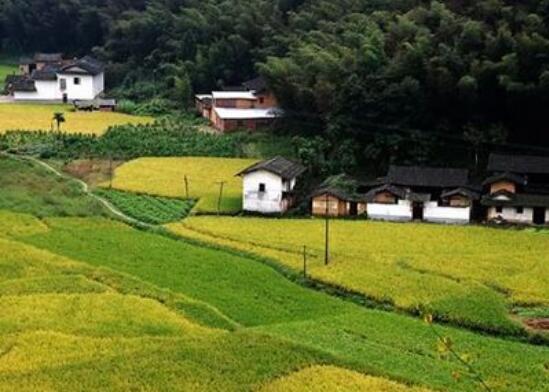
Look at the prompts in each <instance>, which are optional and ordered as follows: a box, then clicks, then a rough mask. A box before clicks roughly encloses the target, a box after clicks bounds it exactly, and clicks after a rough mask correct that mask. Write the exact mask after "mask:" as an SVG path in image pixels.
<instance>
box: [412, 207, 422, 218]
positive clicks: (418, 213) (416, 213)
mask: <svg viewBox="0 0 549 392" xmlns="http://www.w3.org/2000/svg"><path fill="white" fill-rule="evenodd" d="M412 218H413V219H414V220H423V203H414V205H413V207H412Z"/></svg>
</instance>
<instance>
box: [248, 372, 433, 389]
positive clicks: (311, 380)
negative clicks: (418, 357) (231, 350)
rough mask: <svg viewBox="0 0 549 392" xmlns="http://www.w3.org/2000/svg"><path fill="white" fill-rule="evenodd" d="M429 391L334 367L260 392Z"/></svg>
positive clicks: (293, 376)
mask: <svg viewBox="0 0 549 392" xmlns="http://www.w3.org/2000/svg"><path fill="white" fill-rule="evenodd" d="M307 391H311V392H313V391H314V392H363V391H370V392H427V391H428V389H424V388H418V387H409V386H406V385H403V384H399V383H396V382H394V381H389V380H386V379H384V378H380V377H372V376H367V375H364V374H361V373H358V372H355V371H351V370H347V369H343V368H338V367H335V366H312V367H310V368H307V369H304V370H301V371H298V372H295V373H293V374H290V375H288V376H286V377H282V378H280V379H278V380H276V381H273V382H271V383H269V384H267V385H265V386H264V387H262V388H260V389H259V392H307Z"/></svg>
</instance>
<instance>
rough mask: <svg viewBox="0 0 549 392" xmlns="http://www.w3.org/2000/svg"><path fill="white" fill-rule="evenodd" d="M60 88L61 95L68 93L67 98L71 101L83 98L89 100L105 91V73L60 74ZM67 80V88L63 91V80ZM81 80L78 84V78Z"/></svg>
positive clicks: (58, 76)
mask: <svg viewBox="0 0 549 392" xmlns="http://www.w3.org/2000/svg"><path fill="white" fill-rule="evenodd" d="M57 78H58V88H59V93H60V95H61V97H63V94H64V93H65V94H67V99H68V100H69V101H72V100H76V99H82V100H89V99H94V98H95V97H97V95H98V94H99V93H100V92H101V91H103V89H102V86H101V84H102V80H103V74H99V75H95V76H92V75H74V74H72V75H71V74H62V73H60V74H58V75H57ZM62 79H64V80H66V83H67V88H66V89H65V90H64V91H63V90H61V80H62ZM77 79H78V80H79V81H80V83H79V84H77V83H76V80H77Z"/></svg>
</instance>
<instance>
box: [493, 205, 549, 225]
mask: <svg viewBox="0 0 549 392" xmlns="http://www.w3.org/2000/svg"><path fill="white" fill-rule="evenodd" d="M548 215H549V214H548ZM497 218H501V219H505V220H506V221H508V222H512V223H527V224H530V223H533V221H534V209H533V208H528V207H525V208H524V210H523V212H522V213H521V214H520V213H518V212H517V208H516V207H503V210H502V212H497V209H496V207H490V208H489V209H488V220H492V219H497Z"/></svg>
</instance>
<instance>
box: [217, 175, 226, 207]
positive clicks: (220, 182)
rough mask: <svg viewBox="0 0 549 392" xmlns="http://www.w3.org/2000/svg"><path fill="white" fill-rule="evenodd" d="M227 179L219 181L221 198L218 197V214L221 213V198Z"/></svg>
mask: <svg viewBox="0 0 549 392" xmlns="http://www.w3.org/2000/svg"><path fill="white" fill-rule="evenodd" d="M226 183H227V181H219V182H218V184H219V198H218V199H217V215H219V214H220V213H221V199H222V198H223V187H224V186H225V184H226Z"/></svg>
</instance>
